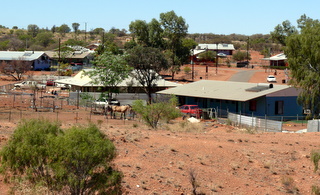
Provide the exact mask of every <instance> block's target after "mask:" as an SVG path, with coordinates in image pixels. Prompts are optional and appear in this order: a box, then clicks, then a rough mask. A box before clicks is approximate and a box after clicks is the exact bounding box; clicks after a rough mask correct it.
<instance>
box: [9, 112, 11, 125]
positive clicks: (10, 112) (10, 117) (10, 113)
mask: <svg viewBox="0 0 320 195" xmlns="http://www.w3.org/2000/svg"><path fill="white" fill-rule="evenodd" d="M9 122H11V109H10V112H9Z"/></svg>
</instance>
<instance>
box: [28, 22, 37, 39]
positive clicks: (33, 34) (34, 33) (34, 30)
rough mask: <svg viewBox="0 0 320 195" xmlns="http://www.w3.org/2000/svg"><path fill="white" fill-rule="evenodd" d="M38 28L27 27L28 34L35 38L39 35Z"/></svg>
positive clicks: (31, 25)
mask: <svg viewBox="0 0 320 195" xmlns="http://www.w3.org/2000/svg"><path fill="white" fill-rule="evenodd" d="M39 30H40V29H39V27H38V26H37V25H35V24H29V25H28V33H29V34H30V35H31V36H32V37H36V36H37V34H38V33H39Z"/></svg>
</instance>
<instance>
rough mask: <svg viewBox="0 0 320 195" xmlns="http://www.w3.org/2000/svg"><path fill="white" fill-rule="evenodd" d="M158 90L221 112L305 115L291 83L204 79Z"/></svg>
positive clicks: (281, 117) (220, 113)
mask: <svg viewBox="0 0 320 195" xmlns="http://www.w3.org/2000/svg"><path fill="white" fill-rule="evenodd" d="M157 94H173V95H176V96H177V97H178V98H179V103H180V105H183V104H195V105H198V106H199V107H200V108H203V109H207V108H212V109H215V110H216V111H218V116H225V115H226V114H227V112H233V113H237V114H239V113H240V114H242V115H248V116H252V115H253V116H256V117H265V116H267V117H273V118H274V119H275V120H278V119H289V118H290V117H291V119H292V117H293V116H299V117H302V116H304V114H303V107H302V106H300V105H298V103H297V97H298V95H299V90H298V89H296V88H293V87H290V86H288V85H277V84H270V83H246V82H230V81H213V80H201V81H197V82H193V83H190V84H185V85H182V86H177V87H175V88H171V89H167V90H163V91H159V92H157Z"/></svg>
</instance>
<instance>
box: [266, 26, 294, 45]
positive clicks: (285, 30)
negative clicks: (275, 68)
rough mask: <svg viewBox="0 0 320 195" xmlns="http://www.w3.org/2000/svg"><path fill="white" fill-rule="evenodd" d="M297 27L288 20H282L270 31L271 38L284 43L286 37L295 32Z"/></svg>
mask: <svg viewBox="0 0 320 195" xmlns="http://www.w3.org/2000/svg"><path fill="white" fill-rule="evenodd" d="M296 33H297V29H296V27H295V26H292V25H291V23H290V21H288V20H286V21H283V22H282V24H278V25H277V26H276V27H275V28H274V31H272V32H270V34H271V37H272V39H273V40H275V41H277V42H278V43H280V44H281V45H283V46H285V45H286V38H287V37H289V36H290V35H292V34H296Z"/></svg>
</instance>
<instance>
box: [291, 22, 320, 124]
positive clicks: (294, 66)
mask: <svg viewBox="0 0 320 195" xmlns="http://www.w3.org/2000/svg"><path fill="white" fill-rule="evenodd" d="M300 24H301V23H300ZM300 27H301V30H300V32H299V33H295V34H292V35H290V36H289V37H287V38H286V48H285V54H286V57H287V59H288V64H289V68H290V73H291V77H292V79H291V80H290V84H292V85H294V86H296V87H298V88H301V89H302V92H301V93H300V94H299V97H298V101H299V103H300V104H301V105H303V106H304V107H305V108H309V109H311V111H312V115H313V117H314V118H319V113H320V87H319V86H320V63H319V62H320V55H319V50H320V45H319V44H318V43H319V42H320V36H319V35H318V34H319V31H320V22H319V20H310V19H308V20H306V21H305V22H304V24H303V25H300Z"/></svg>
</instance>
